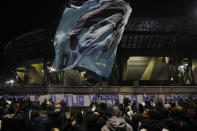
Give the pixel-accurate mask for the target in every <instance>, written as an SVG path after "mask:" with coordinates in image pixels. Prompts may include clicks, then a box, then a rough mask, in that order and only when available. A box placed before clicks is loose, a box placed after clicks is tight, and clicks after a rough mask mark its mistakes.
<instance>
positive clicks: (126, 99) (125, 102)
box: [123, 98, 131, 106]
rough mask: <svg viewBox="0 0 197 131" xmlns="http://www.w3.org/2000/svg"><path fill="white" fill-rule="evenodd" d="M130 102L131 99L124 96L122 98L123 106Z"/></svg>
mask: <svg viewBox="0 0 197 131" xmlns="http://www.w3.org/2000/svg"><path fill="white" fill-rule="evenodd" d="M130 103H131V100H130V99H129V98H124V99H123V104H124V106H128V105H129V104H130Z"/></svg>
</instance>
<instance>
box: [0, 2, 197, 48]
mask: <svg viewBox="0 0 197 131" xmlns="http://www.w3.org/2000/svg"><path fill="white" fill-rule="evenodd" d="M65 1H66V0H33V1H31V0H26V1H20V0H17V1H14V0H12V1H11V0H8V1H7V2H6V3H5V2H4V3H1V4H0V5H1V8H0V9H1V11H0V12H1V24H0V25H1V40H0V42H1V44H0V48H1V49H2V47H3V46H4V45H5V44H6V43H7V42H8V41H10V40H11V39H13V38H14V37H16V36H18V35H21V34H23V33H26V32H30V31H32V30H35V29H39V28H49V29H55V27H56V25H57V23H58V16H60V12H61V10H62V9H61V8H62V7H63V3H64V2H65ZM132 8H133V15H134V16H169V17H180V16H184V15H188V14H191V13H193V12H195V8H196V9H197V2H196V0H132Z"/></svg>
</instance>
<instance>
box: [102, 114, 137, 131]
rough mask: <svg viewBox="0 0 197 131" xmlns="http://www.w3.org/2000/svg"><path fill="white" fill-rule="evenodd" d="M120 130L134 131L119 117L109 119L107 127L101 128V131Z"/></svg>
mask: <svg viewBox="0 0 197 131" xmlns="http://www.w3.org/2000/svg"><path fill="white" fill-rule="evenodd" d="M118 128H119V129H122V130H125V131H133V128H132V127H131V126H130V125H129V124H128V123H126V121H125V120H124V119H122V118H119V117H111V118H109V119H108V120H107V123H106V125H105V126H103V127H102V128H101V131H116V130H117V129H118Z"/></svg>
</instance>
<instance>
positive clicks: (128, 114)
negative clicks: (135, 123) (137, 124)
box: [122, 98, 134, 125]
mask: <svg viewBox="0 0 197 131" xmlns="http://www.w3.org/2000/svg"><path fill="white" fill-rule="evenodd" d="M130 103H131V100H130V99H129V98H124V99H123V106H122V107H123V110H122V115H123V117H124V119H125V121H126V122H127V123H129V124H130V125H131V120H132V117H133V115H134V113H133V111H132V109H131V107H130V105H129V104H130Z"/></svg>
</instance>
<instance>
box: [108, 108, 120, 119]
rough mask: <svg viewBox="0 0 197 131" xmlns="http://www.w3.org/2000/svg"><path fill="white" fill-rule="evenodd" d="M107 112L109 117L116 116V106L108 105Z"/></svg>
mask: <svg viewBox="0 0 197 131" xmlns="http://www.w3.org/2000/svg"><path fill="white" fill-rule="evenodd" d="M107 112H108V114H109V116H110V117H116V116H117V115H118V112H119V110H118V108H113V107H109V108H108V109H107Z"/></svg>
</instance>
